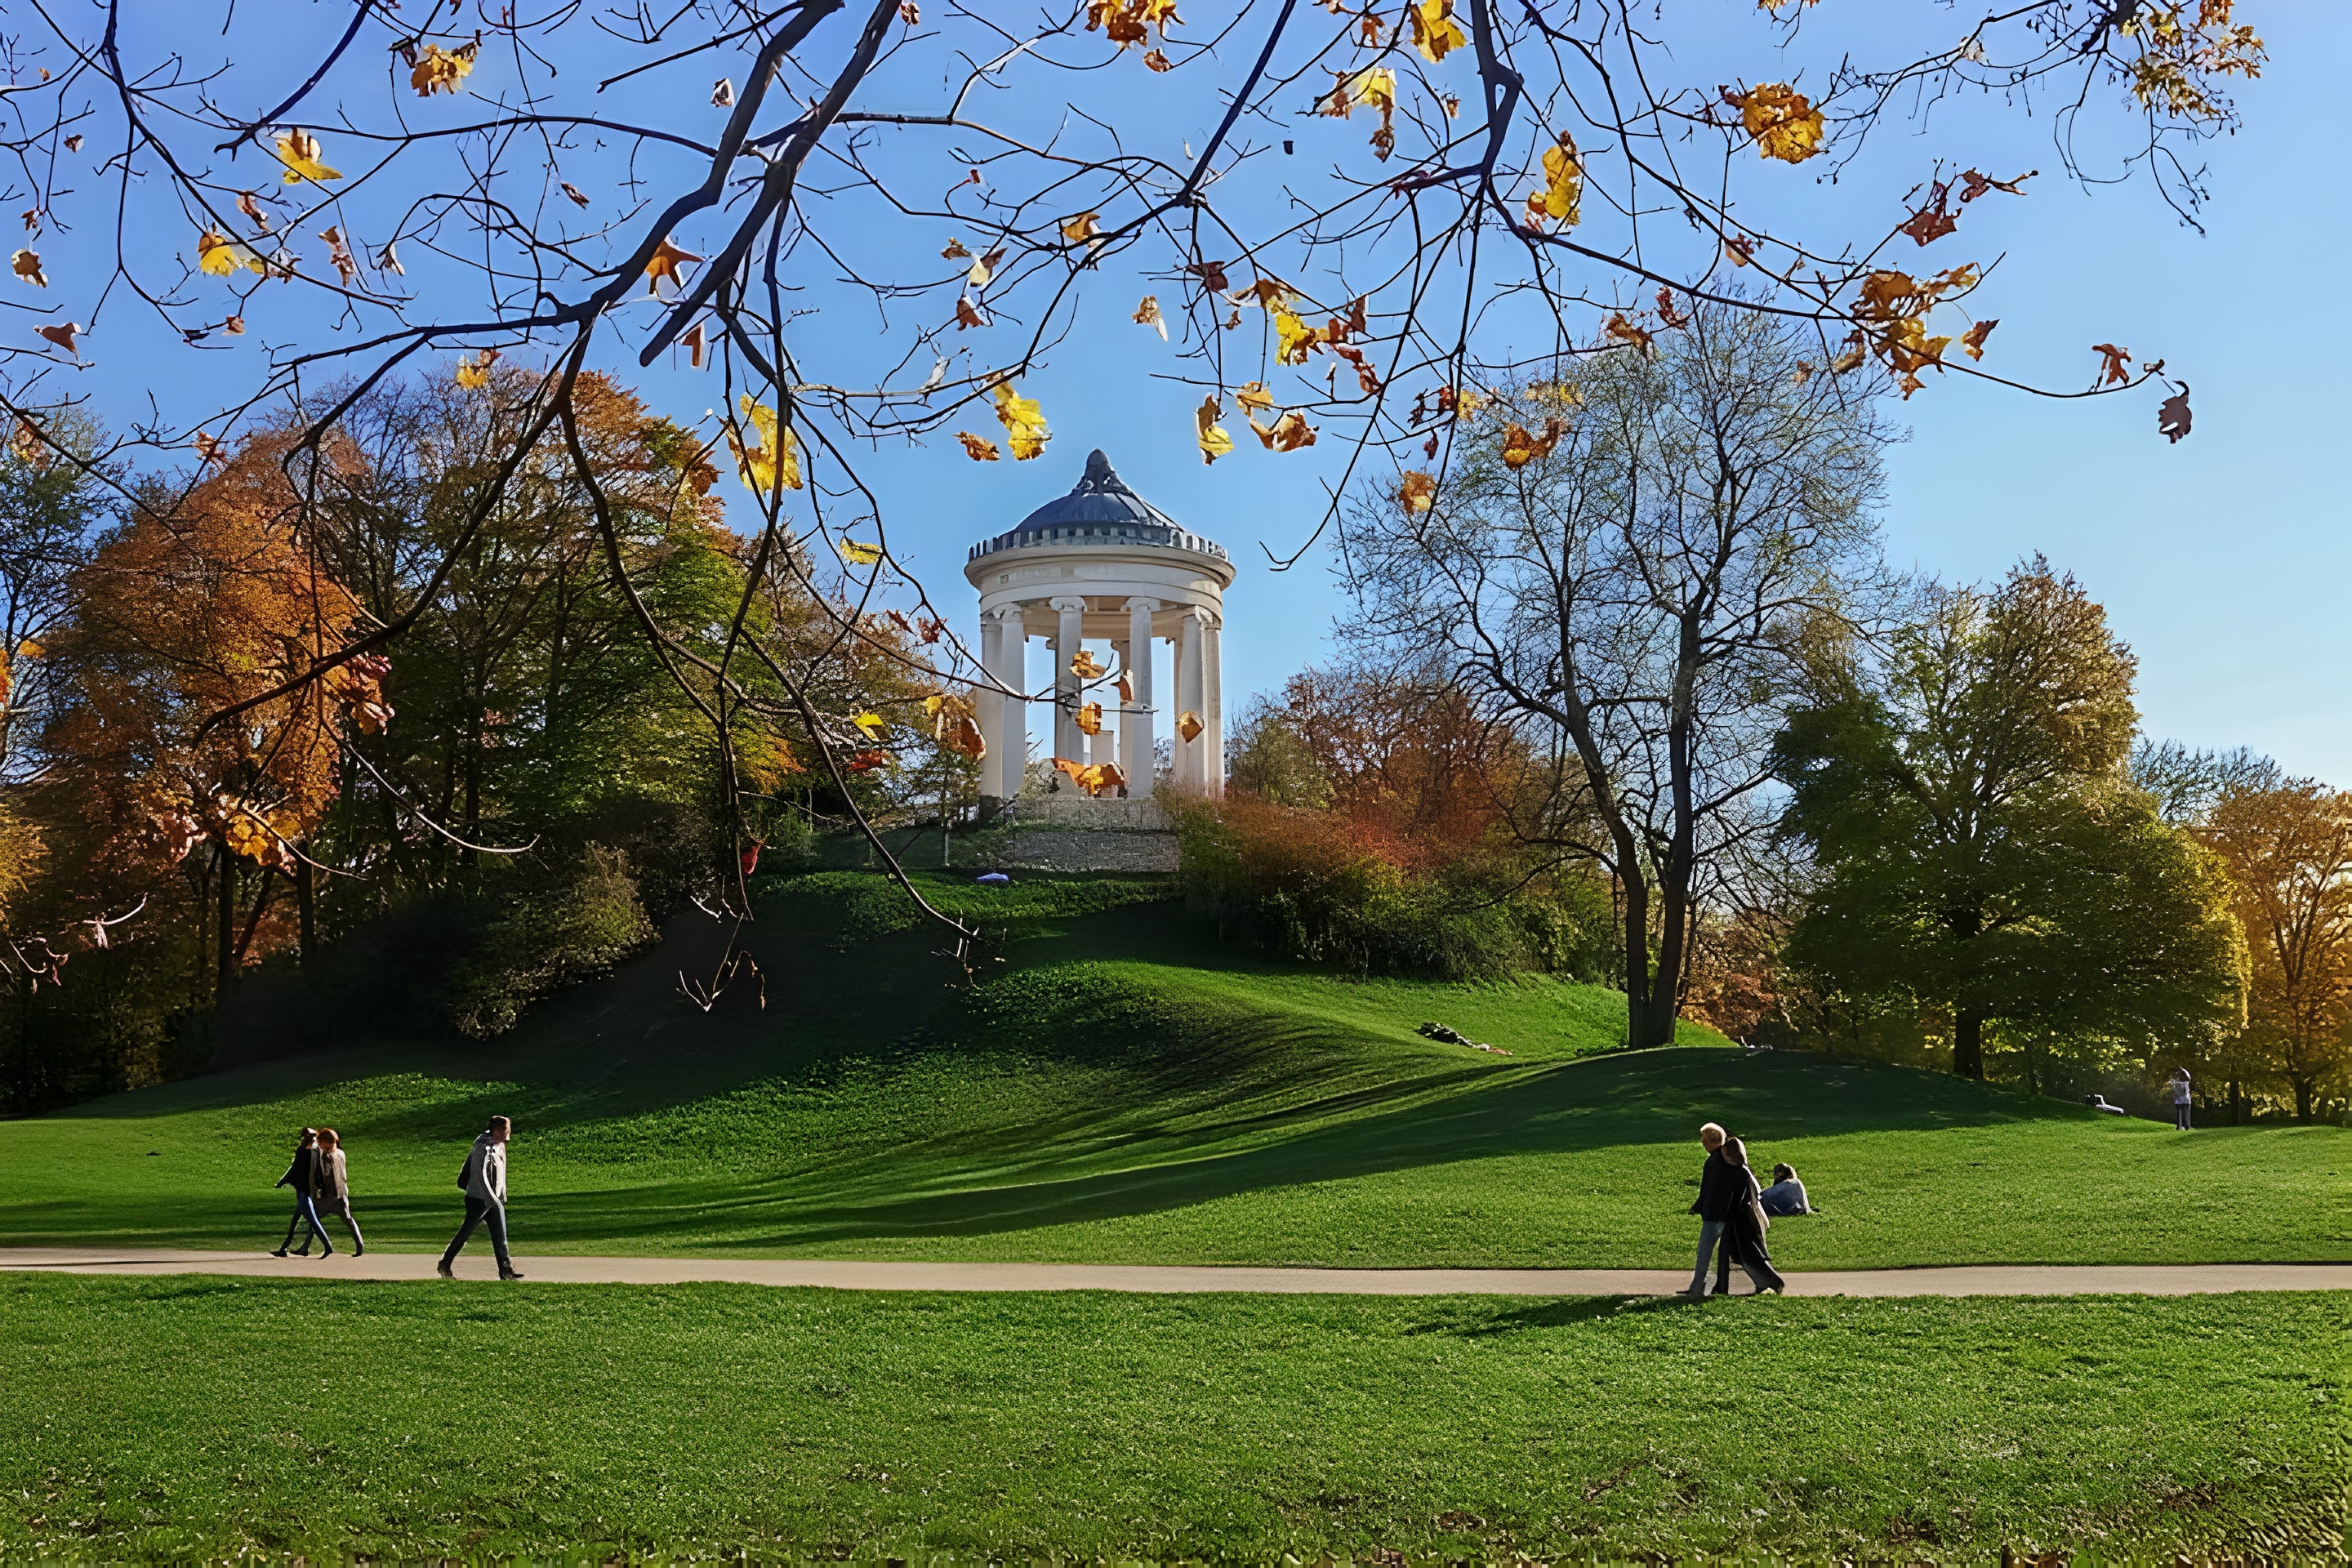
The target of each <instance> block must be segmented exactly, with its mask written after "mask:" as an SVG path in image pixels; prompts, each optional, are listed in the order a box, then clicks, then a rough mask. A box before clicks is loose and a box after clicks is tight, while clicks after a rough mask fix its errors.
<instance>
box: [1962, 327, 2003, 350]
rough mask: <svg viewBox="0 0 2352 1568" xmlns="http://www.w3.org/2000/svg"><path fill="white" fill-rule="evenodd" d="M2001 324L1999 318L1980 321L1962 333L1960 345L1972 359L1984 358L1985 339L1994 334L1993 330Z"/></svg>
mask: <svg viewBox="0 0 2352 1568" xmlns="http://www.w3.org/2000/svg"><path fill="white" fill-rule="evenodd" d="M1999 325H2000V320H1999V319H1998V318H1995V319H1994V320H1992V321H1979V322H1978V323H1976V325H1974V326H1972V327H1970V328H1969V330H1968V331H1965V332H1962V333H1961V334H1960V347H1961V348H1962V349H1963V350H1965V351H1966V352H1967V353H1968V356H1969V358H1970V359H1982V358H1984V344H1985V340H1986V339H1987V338H1989V337H1990V336H1992V330H1993V329H1994V328H1995V327H1998V326H1999Z"/></svg>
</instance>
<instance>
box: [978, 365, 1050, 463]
mask: <svg viewBox="0 0 2352 1568" xmlns="http://www.w3.org/2000/svg"><path fill="white" fill-rule="evenodd" d="M989 396H990V397H992V398H993V399H994V400H995V403H996V418H997V422H998V423H999V424H1001V425H1003V426H1004V436H1005V440H1006V441H1007V442H1008V443H1009V444H1010V445H1011V446H1012V447H1013V461H1014V462H1026V461H1028V460H1029V459H1030V458H1036V457H1042V456H1044V455H1045V443H1046V442H1048V441H1050V440H1052V439H1053V438H1054V433H1053V432H1052V431H1051V430H1048V429H1047V428H1045V413H1044V411H1043V410H1042V409H1040V408H1039V407H1038V406H1037V400H1036V399H1035V398H1034V397H1024V396H1022V395H1020V394H1019V393H1017V392H1015V391H1014V390H1013V384H1012V383H1011V382H1009V381H1001V382H998V383H997V384H996V386H995V389H994V390H993V391H992V392H991V393H990V394H989Z"/></svg>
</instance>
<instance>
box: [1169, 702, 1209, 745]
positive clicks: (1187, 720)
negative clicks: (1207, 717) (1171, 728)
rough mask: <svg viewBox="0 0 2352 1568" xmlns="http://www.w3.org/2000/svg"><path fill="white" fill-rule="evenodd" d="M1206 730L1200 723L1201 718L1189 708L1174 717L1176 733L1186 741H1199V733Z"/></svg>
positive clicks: (1205, 726) (1204, 725)
mask: <svg viewBox="0 0 2352 1568" xmlns="http://www.w3.org/2000/svg"><path fill="white" fill-rule="evenodd" d="M1207 728H1208V726H1207V725H1206V724H1203V723H1202V722H1201V716H1200V715H1199V714H1198V713H1195V712H1193V711H1192V710H1191V709H1189V708H1187V709H1186V710H1184V711H1183V712H1181V713H1179V714H1178V715H1176V732H1177V733H1178V734H1179V735H1181V736H1182V737H1184V739H1186V740H1187V741H1197V740H1199V739H1200V738H1201V731H1203V730H1205V729H1207Z"/></svg>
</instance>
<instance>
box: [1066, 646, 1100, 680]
mask: <svg viewBox="0 0 2352 1568" xmlns="http://www.w3.org/2000/svg"><path fill="white" fill-rule="evenodd" d="M1070 673H1071V674H1072V675H1075V676H1076V677H1077V678H1078V679H1080V680H1098V679H1101V678H1102V675H1103V667H1102V664H1101V662H1100V661H1099V660H1097V658H1095V656H1094V655H1093V654H1092V653H1090V652H1088V651H1087V649H1085V648H1080V649H1079V650H1078V652H1077V657H1076V658H1073V659H1071V660H1070Z"/></svg>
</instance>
